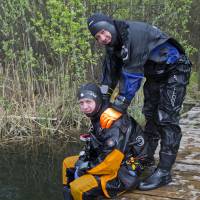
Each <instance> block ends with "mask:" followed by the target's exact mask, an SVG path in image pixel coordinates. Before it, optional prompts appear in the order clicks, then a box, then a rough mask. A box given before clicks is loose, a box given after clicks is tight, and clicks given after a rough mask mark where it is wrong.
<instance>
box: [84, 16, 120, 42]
mask: <svg viewBox="0 0 200 200" xmlns="http://www.w3.org/2000/svg"><path fill="white" fill-rule="evenodd" d="M87 24H88V29H89V31H90V32H91V34H92V35H93V36H94V37H95V35H96V34H97V33H98V32H99V31H101V30H102V29H104V30H107V31H108V32H110V34H111V35H112V41H111V43H112V44H114V42H115V41H116V38H117V31H116V28H115V25H114V21H113V19H112V18H110V17H109V16H107V15H104V14H101V13H95V14H93V15H92V16H91V17H89V18H88V20H87Z"/></svg>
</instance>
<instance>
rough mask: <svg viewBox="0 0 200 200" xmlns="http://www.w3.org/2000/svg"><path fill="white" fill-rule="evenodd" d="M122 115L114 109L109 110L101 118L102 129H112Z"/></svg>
mask: <svg viewBox="0 0 200 200" xmlns="http://www.w3.org/2000/svg"><path fill="white" fill-rule="evenodd" d="M121 116H122V113H120V112H118V111H117V110H115V109H113V108H107V109H106V110H105V111H104V112H103V113H102V114H101V116H100V125H101V128H110V127H111V125H112V124H113V122H114V121H116V120H117V119H119V118H120V117H121Z"/></svg>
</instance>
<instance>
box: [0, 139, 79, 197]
mask: <svg viewBox="0 0 200 200" xmlns="http://www.w3.org/2000/svg"><path fill="white" fill-rule="evenodd" d="M79 150H80V144H76V143H71V144H70V143H69V144H66V143H64V142H63V141H53V140H51V141H50V140H48V142H47V141H45V142H44V141H43V142H41V141H37V142H36V141H34V142H31V143H30V142H29V143H27V142H26V143H22V142H21V143H19V142H18V143H17V144H9V145H7V146H4V147H3V146H0V200H63V197H62V184H61V166H62V160H63V158H65V157H66V156H69V155H75V154H77V153H78V152H79Z"/></svg>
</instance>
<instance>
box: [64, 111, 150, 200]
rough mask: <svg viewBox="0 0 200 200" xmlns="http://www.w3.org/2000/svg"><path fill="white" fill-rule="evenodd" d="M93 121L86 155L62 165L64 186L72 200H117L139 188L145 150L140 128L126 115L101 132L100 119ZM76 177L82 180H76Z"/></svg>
mask: <svg viewBox="0 0 200 200" xmlns="http://www.w3.org/2000/svg"><path fill="white" fill-rule="evenodd" d="M91 121H92V125H93V130H92V131H91V133H90V140H89V141H87V144H86V146H85V147H84V153H83V152H82V153H81V155H79V156H73V157H68V158H66V159H65V160H64V161H63V184H64V185H66V186H67V188H68V189H69V190H70V192H71V195H72V197H73V199H75V200H80V199H87V200H89V199H96V198H97V197H99V196H104V197H105V196H106V197H114V196H116V195H117V194H119V193H121V192H124V191H126V190H130V189H134V188H136V187H137V186H138V184H139V178H138V177H139V175H140V173H141V171H142V165H141V160H142V159H143V157H144V156H145V150H146V146H145V140H144V135H143V131H142V129H141V128H140V126H139V125H138V124H137V123H136V121H135V120H134V119H133V118H132V117H130V116H128V115H127V114H124V115H122V117H121V118H120V119H118V120H117V121H116V122H115V123H114V124H113V125H112V126H111V128H109V129H102V128H101V126H100V123H99V117H97V118H96V119H92V120H91ZM75 174H78V176H79V178H76V179H74V176H76V175H75ZM65 188H66V187H65Z"/></svg>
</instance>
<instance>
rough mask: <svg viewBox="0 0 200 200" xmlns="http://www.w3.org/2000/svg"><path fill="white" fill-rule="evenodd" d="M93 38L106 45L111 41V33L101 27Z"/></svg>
mask: <svg viewBox="0 0 200 200" xmlns="http://www.w3.org/2000/svg"><path fill="white" fill-rule="evenodd" d="M95 38H96V40H97V42H98V43H99V44H102V45H107V44H110V43H111V40H112V35H111V33H110V32H109V31H107V30H105V29H102V30H100V31H99V32H98V33H96V35H95Z"/></svg>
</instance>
